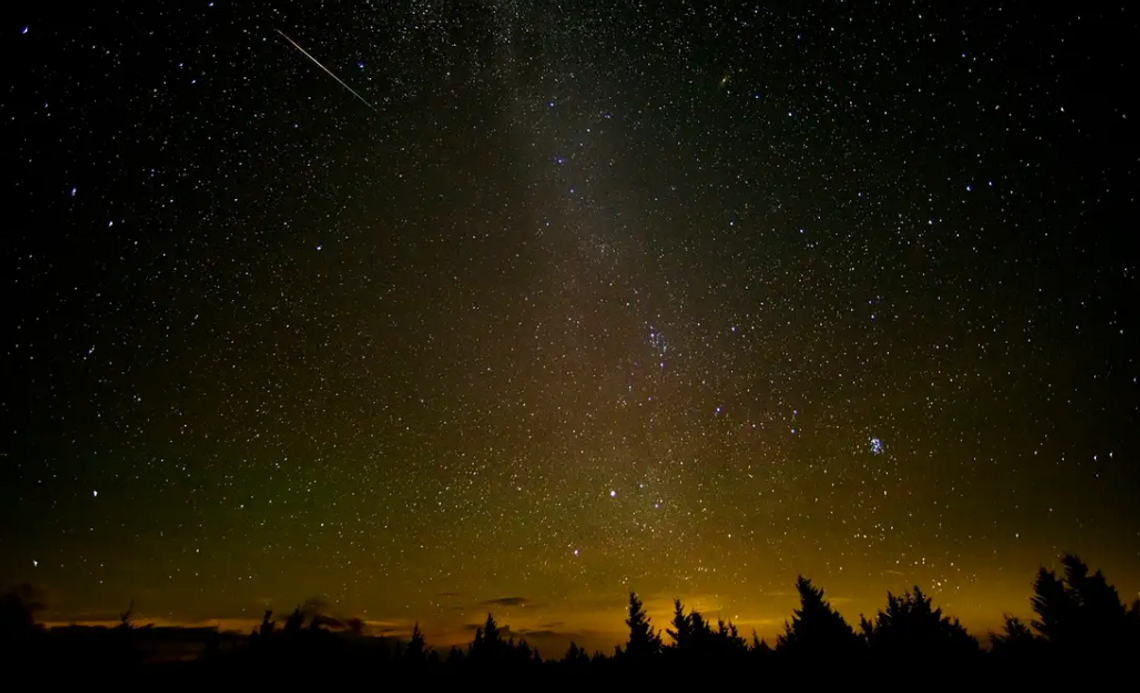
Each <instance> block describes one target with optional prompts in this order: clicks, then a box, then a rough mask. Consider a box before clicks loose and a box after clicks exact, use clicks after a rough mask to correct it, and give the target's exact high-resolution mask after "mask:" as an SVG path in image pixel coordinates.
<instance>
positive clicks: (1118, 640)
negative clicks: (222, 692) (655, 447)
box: [0, 555, 1140, 680]
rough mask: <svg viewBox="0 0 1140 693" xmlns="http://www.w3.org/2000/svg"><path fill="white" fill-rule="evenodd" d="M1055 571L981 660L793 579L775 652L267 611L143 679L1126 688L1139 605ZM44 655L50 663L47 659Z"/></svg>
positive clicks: (703, 625) (704, 623) (714, 630)
mask: <svg viewBox="0 0 1140 693" xmlns="http://www.w3.org/2000/svg"><path fill="white" fill-rule="evenodd" d="M1062 565H1063V567H1064V570H1063V572H1062V574H1060V575H1058V574H1056V573H1055V572H1053V571H1051V570H1047V569H1045V568H1041V569H1040V570H1039V571H1038V574H1037V576H1036V579H1035V580H1034V582H1033V597H1032V598H1031V600H1030V606H1031V608H1032V611H1033V614H1034V616H1035V617H1034V618H1032V619H1031V620H1030V621H1029V622H1024V621H1022V620H1021V619H1019V618H1017V617H1015V616H1006V617H1005V625H1004V627H1003V628H1002V630H1001V631H1000V632H997V633H990V634H989V638H988V643H986V644H988V645H989V646H988V647H984V646H983V643H981V642H979V641H978V640H977V639H976V638H975V637H974V636H973V635H971V634H970V633H968V632H967V631H966V629H965V628H963V627H962V625H961V624H960V623H959V622H958V620H957V619H955V618H951V617H949V616H947V615H945V614H943V613H942V610H941V609H940V608H937V607H935V606H934V605H933V603H932V601H931V599H930V597H928V596H927V595H925V594H924V593H923V592H922V590H921V589H920V588H918V587H915V588H914V589H913V590H912V591H907V592H905V593H903V594H901V595H895V594H888V595H887V603H886V605H885V607H884V608H883V609H882V610H880V611H879V612H878V613H877V614H875V615H874V617H873V618H870V619H868V618H866V617H860V622H859V623H858V624H857V625H856V626H853V625H852V624H850V623H848V622H847V621H846V620H845V619H844V618H843V616H842V615H841V614H839V612H837V611H836V610H835V609H833V608H832V606H831V604H830V603H829V602H828V600H827V598H826V597H825V595H824V591H823V589H822V588H820V587H817V586H816V585H814V584H813V583H812V582H811V581H810V580H808V579H807V578H803V577H800V578H799V579H798V580H797V582H796V589H797V591H798V593H799V599H800V604H799V608H797V609H795V610H794V612H793V614H792V617H791V618H790V619H789V620H788V621H787V622H786V623H785V626H784V632H783V633H782V634H781V635H779V636H778V637H777V639H776V641H775V642H774V643H768V642H767V641H765V640H762V639H759V638H758V637H757V636H756V634H755V633H752V634H751V635H750V637H746V636H744V635H742V634H741V633H740V632H739V629H738V628H737V626H736V625H735V624H733V623H732V622H730V621H729V622H726V621H723V620H717V621H716V622H715V623H713V622H711V621H710V620H709V619H707V618H706V617H705V616H704V615H703V614H701V613H699V612H697V611H695V610H691V609H690V610H686V608H685V605H684V604H683V603H682V601H681V600H679V599H678V600H676V601H675V603H674V613H673V616H672V619H671V620H670V622H669V623H668V624H666V626H665V628H664V629H663V630H661V629H658V628H657V627H656V626H655V625H654V624H653V623H652V622H651V620H650V618H649V616H648V615H647V614H646V611H645V609H644V607H643V605H642V602H641V600H640V599H639V598H638V596H637V595H636V594H634V593H631V594H630V595H629V610H628V616H627V618H626V620H625V623H626V626H627V627H628V637H627V640H626V643H625V644H624V645H623V646H619V647H617V648H615V650H614V652H612V653H602V652H594V653H588V652H586V651H585V650H584V649H582V648H581V647H579V646H578V645H577V644H573V643H572V644H571V645H570V647H569V649H568V650H567V651H566V652H565V653H559V654H560V655H561V656H556V657H553V658H545V659H544V658H543V656H542V655H541V654H540V653H539V651H538V650H537V649H535V648H533V647H532V646H531V645H529V644H528V643H527V642H526V641H525V640H521V639H520V640H515V639H514V638H513V637H510V636H509V635H507V634H506V633H505V631H504V628H502V627H500V626H499V624H498V623H497V622H496V620H495V618H494V616H493V615H490V614H489V615H488V616H487V620H486V622H485V623H484V624H483V625H482V626H480V627H479V628H478V629H477V630H476V631H475V637H474V639H473V640H472V642H471V643H470V644H469V645H467V646H466V647H463V648H460V647H451V648H449V649H447V650H439V649H436V648H433V647H431V646H430V645H429V644H428V643H427V642H426V641H425V639H424V636H423V633H422V632H421V631H420V628H419V626H418V624H417V625H416V627H415V629H414V630H413V632H412V635H411V637H410V639H408V640H406V641H395V640H390V639H376V638H366V637H351V634H352V633H356V634H357V635H359V629H360V625H361V624H359V623H357V624H340V623H337V622H333V621H330V620H329V619H327V618H325V617H322V616H320V615H313V616H311V617H308V618H307V617H306V616H305V615H304V614H303V613H302V611H301V610H300V609H297V610H296V611H294V612H293V613H292V614H290V615H289V616H288V617H286V619H285V620H284V622H283V623H281V624H280V625H278V623H277V622H276V621H275V620H274V619H273V614H272V612H266V614H265V617H264V619H263V621H262V623H261V625H260V627H259V628H257V629H255V630H254V631H253V632H252V633H251V634H250V636H249V637H248V638H246V639H244V640H241V641H230V642H229V646H222V645H221V643H222V642H223V641H222V638H221V636H220V634H219V635H218V639H217V640H215V641H213V642H212V643H211V646H210V647H207V649H206V651H205V653H204V654H202V655H201V656H200V657H198V658H197V659H196V660H195V661H194V662H187V663H181V664H179V665H174V666H171V665H165V666H160V667H150V669H149V670H148V673H151V674H160V675H165V674H170V673H172V672H174V671H180V672H182V674H183V675H186V676H194V675H199V674H201V675H206V676H209V677H213V676H227V675H239V674H242V673H245V674H251V675H262V674H263V675H265V676H268V677H273V676H277V675H285V676H291V677H297V676H307V675H309V674H313V673H314V672H318V671H321V672H324V671H338V672H341V673H345V672H356V673H355V674H354V675H361V674H362V673H363V674H366V675H372V676H377V677H385V676H390V677H400V678H403V677H407V676H415V677H436V676H456V675H458V676H480V675H512V676H516V675H517V676H524V677H538V678H543V677H548V676H555V677H563V678H582V677H587V678H595V677H602V678H608V677H611V676H618V675H626V674H630V673H637V674H639V675H643V676H653V675H656V674H663V675H666V676H675V675H679V674H682V673H684V672H710V673H713V672H720V673H729V672H731V673H734V674H735V673H739V674H742V675H747V674H749V673H756V672H765V673H768V674H772V675H780V674H784V675H792V676H796V677H801V678H802V677H809V678H810V677H813V676H823V677H826V676H829V675H841V674H844V673H846V674H853V673H858V672H885V671H896V672H897V671H899V670H906V671H927V672H929V671H944V672H946V675H948V676H952V675H965V674H970V673H981V672H997V671H1007V672H1010V673H1017V674H1027V675H1033V674H1038V675H1043V676H1044V675H1048V674H1049V672H1061V671H1069V672H1073V671H1082V670H1083V671H1084V672H1085V673H1087V674H1089V675H1093V676H1094V677H1095V676H1096V675H1106V673H1107V672H1111V671H1113V670H1114V669H1121V670H1122V671H1123V672H1124V673H1123V674H1122V675H1128V676H1129V677H1131V676H1132V674H1131V672H1130V669H1131V668H1133V667H1134V663H1135V662H1137V661H1140V600H1137V601H1134V602H1133V603H1132V604H1131V606H1130V607H1129V606H1126V605H1125V603H1124V602H1122V600H1121V598H1120V596H1119V594H1118V592H1117V590H1116V589H1115V588H1114V587H1113V586H1112V585H1111V584H1109V583H1108V581H1107V580H1106V579H1105V576H1104V575H1103V574H1102V573H1101V572H1100V571H1096V572H1095V573H1092V572H1090V571H1089V569H1088V567H1087V566H1086V565H1085V564H1084V563H1083V562H1082V561H1081V560H1080V559H1079V558H1078V557H1076V556H1073V555H1066V556H1064V557H1063V558H1062ZM25 602H26V599H24V598H23V597H21V595H20V594H17V593H15V592H11V593H9V594H8V595H6V596H5V597H3V598H2V599H0V617H2V621H3V628H4V633H3V634H4V637H5V639H6V640H7V641H8V643H7V645H8V646H7V647H6V648H5V652H6V653H7V654H9V655H11V654H13V653H14V652H16V651H19V645H20V644H21V643H23V644H24V645H27V646H29V647H30V646H31V644H34V643H36V642H38V643H39V644H40V645H41V646H47V647H48V648H49V649H50V645H51V641H50V638H48V639H45V638H42V637H41V638H39V639H37V637H36V633H37V632H38V631H37V630H36V628H35V625H34V621H33V619H32V618H31V611H30V610H29V608H28V606H27V604H26V603H25ZM139 630H141V629H139ZM114 631H116V634H115V636H114V637H113V638H112V639H111V647H112V650H113V651H107V650H102V651H100V654H99V655H98V656H97V657H96V659H97V661H96V662H89V664H91V665H92V667H93V668H94V669H99V668H100V667H101V668H102V669H103V670H106V669H107V668H108V667H118V668H122V667H125V666H129V665H131V664H132V663H134V664H137V660H132V658H131V657H130V656H129V654H124V651H123V650H122V648H123V647H129V644H130V642H131V635H132V632H134V631H135V629H134V628H133V626H132V625H131V623H130V621H129V612H128V614H125V615H124V617H123V619H122V623H121V624H120V626H119V628H117V629H114ZM116 647H118V648H119V649H114V648H116ZM13 648H16V649H13ZM23 652H24V654H25V657H24V658H23V659H22V660H19V661H22V662H25V663H26V662H28V661H32V660H31V659H28V658H27V657H28V655H34V654H36V653H35V652H33V651H32V650H30V649H27V648H25V649H24V650H23ZM39 654H40V655H41V656H42V655H44V654H45V653H44V652H43V651H42V648H41V651H40V652H39ZM47 654H51V653H50V652H48V653H47ZM56 654H62V653H58V652H57V653H56ZM71 654H72V655H73V656H80V654H79V653H76V652H72V653H71ZM87 654H88V655H90V653H87ZM140 668H145V667H140ZM556 680H558V679H556Z"/></svg>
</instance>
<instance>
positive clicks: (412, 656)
mask: <svg viewBox="0 0 1140 693" xmlns="http://www.w3.org/2000/svg"><path fill="white" fill-rule="evenodd" d="M404 661H406V662H408V663H409V664H423V663H424V662H425V661H427V646H426V643H425V641H424V634H423V631H421V630H420V624H419V621H417V622H416V625H415V627H414V628H412V637H411V639H410V640H409V641H408V646H407V647H405V648H404Z"/></svg>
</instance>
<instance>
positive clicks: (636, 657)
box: [625, 592, 661, 662]
mask: <svg viewBox="0 0 1140 693" xmlns="http://www.w3.org/2000/svg"><path fill="white" fill-rule="evenodd" d="M625 624H626V625H627V626H629V641H628V642H627V643H626V647H625V656H626V657H628V658H629V659H631V660H633V661H638V662H640V661H644V660H647V659H649V658H650V657H653V656H654V655H656V654H657V653H659V652H660V651H661V635H660V634H658V633H657V632H656V631H654V630H653V626H652V625H651V624H650V622H649V616H648V615H647V614H646V613H645V608H644V607H643V606H642V604H641V600H640V599H639V598H638V597H637V594H636V593H634V592H630V593H629V618H627V619H626V620H625Z"/></svg>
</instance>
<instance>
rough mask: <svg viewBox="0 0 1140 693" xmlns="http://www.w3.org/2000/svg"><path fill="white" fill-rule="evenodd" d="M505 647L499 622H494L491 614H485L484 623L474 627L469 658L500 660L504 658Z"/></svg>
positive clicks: (475, 659) (476, 660) (473, 659)
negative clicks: (473, 637)
mask: <svg viewBox="0 0 1140 693" xmlns="http://www.w3.org/2000/svg"><path fill="white" fill-rule="evenodd" d="M507 649H508V646H507V643H506V641H504V640H503V634H502V631H501V630H500V629H499V624H497V623H495V617H494V616H493V615H491V614H487V621H486V623H484V624H483V626H482V627H480V628H476V629H475V639H474V640H473V641H472V642H471V650H470V655H471V660H472V661H475V662H482V663H488V662H500V661H502V660H503V659H505V655H506V651H507Z"/></svg>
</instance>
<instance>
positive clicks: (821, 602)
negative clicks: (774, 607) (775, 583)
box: [777, 575, 861, 660]
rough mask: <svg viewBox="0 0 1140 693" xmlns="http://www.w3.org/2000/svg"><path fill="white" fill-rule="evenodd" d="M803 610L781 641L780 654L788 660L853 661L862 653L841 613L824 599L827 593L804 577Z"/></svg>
mask: <svg viewBox="0 0 1140 693" xmlns="http://www.w3.org/2000/svg"><path fill="white" fill-rule="evenodd" d="M796 591H798V592H799V594H800V608H799V609H796V610H795V611H794V612H793V616H792V621H791V623H785V624H784V634H783V635H781V636H780V637H779V639H778V640H777V652H779V653H780V654H782V655H784V656H785V657H791V658H797V659H799V658H805V657H811V658H813V659H829V660H849V659H851V658H853V657H855V656H857V655H858V654H859V652H860V650H861V641H860V639H859V637H858V636H857V635H855V631H853V630H852V629H851V626H850V625H848V624H847V621H845V620H844V619H843V616H841V615H840V614H839V612H837V611H835V610H834V609H832V608H831V604H830V603H828V601H827V600H826V599H824V597H823V589H821V588H817V587H815V586H814V585H812V584H811V580H808V579H807V578H805V577H803V576H802V575H801V576H800V577H799V578H797V579H796Z"/></svg>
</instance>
